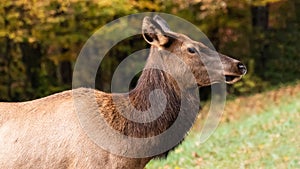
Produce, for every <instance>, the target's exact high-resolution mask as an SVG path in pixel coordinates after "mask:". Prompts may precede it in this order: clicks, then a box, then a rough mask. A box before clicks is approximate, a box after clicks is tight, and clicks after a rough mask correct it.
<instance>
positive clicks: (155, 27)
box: [142, 16, 172, 47]
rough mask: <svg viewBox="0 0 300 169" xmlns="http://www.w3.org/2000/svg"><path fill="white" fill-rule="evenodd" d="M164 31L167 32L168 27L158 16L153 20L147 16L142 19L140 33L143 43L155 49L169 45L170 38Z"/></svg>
mask: <svg viewBox="0 0 300 169" xmlns="http://www.w3.org/2000/svg"><path fill="white" fill-rule="evenodd" d="M166 31H169V26H168V25H167V23H166V21H165V20H163V19H162V18H160V17H159V16H155V17H154V18H153V19H152V18H150V17H147V16H146V17H145V18H144V20H143V27H142V32H143V37H144V39H145V41H146V42H148V43H149V44H151V45H154V46H157V47H165V46H166V45H167V44H170V42H171V40H172V38H171V37H170V36H168V34H167V33H166Z"/></svg>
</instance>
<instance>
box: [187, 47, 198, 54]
mask: <svg viewBox="0 0 300 169" xmlns="http://www.w3.org/2000/svg"><path fill="white" fill-rule="evenodd" d="M187 50H188V52H189V53H192V54H194V53H196V49H195V48H187Z"/></svg>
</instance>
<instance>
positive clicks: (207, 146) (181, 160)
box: [146, 94, 300, 169]
mask: <svg viewBox="0 0 300 169" xmlns="http://www.w3.org/2000/svg"><path fill="white" fill-rule="evenodd" d="M254 111H255V110H254ZM146 168H147V169H159V168H161V169H168V168H172V169H181V168H183V169H192V168H205V169H206V168H212V169H215V168H222V169H223V168H229V169H235V168H241V169H242V168H253V169H256V168H299V169H300V95H299V94H298V95H297V96H294V97H293V98H292V99H290V98H289V99H286V101H285V102H284V103H281V104H279V105H277V106H276V105H270V106H269V107H268V108H267V109H266V111H264V112H263V113H261V114H253V115H250V116H248V117H245V118H241V119H239V120H236V121H233V122H230V123H224V124H221V125H220V126H219V127H218V128H217V130H216V131H215V132H214V133H213V135H212V136H211V137H210V138H209V140H207V141H206V142H205V143H203V144H200V142H199V133H195V132H192V133H191V134H190V135H189V136H188V137H187V138H186V140H185V141H184V142H183V143H182V145H180V146H179V147H178V148H177V149H176V150H175V151H173V152H172V153H171V154H170V155H169V156H168V158H167V159H164V160H152V161H151V162H150V163H149V164H148V165H147V166H146Z"/></svg>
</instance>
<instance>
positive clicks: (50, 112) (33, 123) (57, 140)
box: [0, 18, 243, 169]
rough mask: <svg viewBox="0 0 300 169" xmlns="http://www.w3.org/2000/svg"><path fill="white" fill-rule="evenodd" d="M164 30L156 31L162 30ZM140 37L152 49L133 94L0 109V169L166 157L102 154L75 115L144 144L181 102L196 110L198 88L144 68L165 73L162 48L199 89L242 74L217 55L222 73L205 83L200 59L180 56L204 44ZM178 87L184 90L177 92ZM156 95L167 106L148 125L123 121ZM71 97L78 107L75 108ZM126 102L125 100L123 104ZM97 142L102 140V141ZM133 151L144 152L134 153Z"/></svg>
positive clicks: (110, 164)
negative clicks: (96, 119)
mask: <svg viewBox="0 0 300 169" xmlns="http://www.w3.org/2000/svg"><path fill="white" fill-rule="evenodd" d="M156 19H157V18H156ZM158 19H160V18H158ZM151 22H152V23H153V22H154V23H155V19H154V20H153V19H149V18H145V20H144V23H145V24H146V26H145V27H146V28H148V27H147V24H151ZM160 24H161V22H157V23H156V24H154V27H155V26H156V27H155V28H156V29H158V31H163V30H160V29H161V28H160V26H159V25H160ZM151 26H153V25H151ZM164 26H165V25H161V27H164ZM151 28H152V27H151ZM164 28H165V27H164ZM156 31H157V30H155V32H156ZM160 33H161V32H160ZM144 34H145V35H144V37H145V40H146V41H148V42H149V43H150V44H151V45H152V47H151V52H150V54H149V58H148V61H147V64H146V68H147V67H148V69H144V71H143V73H142V75H141V77H140V79H139V81H138V84H137V86H136V88H135V89H133V90H132V91H130V92H129V93H124V94H109V93H104V92H101V91H98V90H94V89H87V88H78V89H74V90H69V91H65V92H61V93H57V94H54V95H51V96H48V97H45V98H41V99H37V100H33V101H27V102H21V103H0V168H15V169H17V168H39V169H40V168H62V169H64V168H69V169H71V168H82V169H95V168H99V169H111V168H120V169H121V168H122V169H123V168H128V169H133V168H144V166H145V165H146V164H147V163H148V162H149V161H150V160H151V159H152V158H154V157H156V156H163V155H165V154H166V153H167V152H168V151H166V152H163V153H162V154H157V155H156V156H152V157H145V158H128V157H124V156H119V155H115V154H112V153H110V152H109V151H106V150H103V149H102V148H101V146H98V145H97V144H96V143H95V142H93V140H91V139H90V138H89V136H88V135H87V134H86V133H85V131H84V130H83V128H82V126H81V124H80V121H79V119H78V115H77V111H78V110H77V108H76V106H78V104H80V105H79V107H80V110H81V111H84V113H86V114H89V113H92V112H99V114H100V115H101V117H103V118H104V119H105V122H106V123H107V124H108V125H109V126H111V127H112V128H113V129H115V130H116V131H118V132H120V133H121V134H123V135H126V136H130V137H136V138H148V137H152V136H156V135H158V134H161V133H162V132H164V131H166V130H167V129H168V128H169V127H171V126H172V124H173V123H174V121H175V120H176V118H178V116H179V111H180V104H181V103H182V102H185V103H187V104H188V108H195V106H198V105H197V104H195V103H196V100H195V99H196V97H195V96H194V95H193V93H194V92H196V91H197V90H196V89H197V86H196V87H195V86H191V85H190V84H188V83H189V82H188V81H186V80H183V81H184V82H183V84H178V82H177V81H176V80H177V79H174V77H173V76H171V75H170V74H168V73H166V72H164V71H162V70H158V69H155V68H149V67H151V66H153V65H156V64H158V63H157V62H156V59H155V58H160V57H161V58H163V59H162V62H166V63H161V65H163V66H166V67H167V65H172V63H170V61H168V57H170V56H166V55H167V54H166V53H164V51H163V50H161V48H164V49H166V50H168V51H169V52H172V53H177V55H180V56H181V57H182V59H183V60H184V62H185V63H186V64H187V65H189V66H190V67H191V69H192V72H193V74H194V76H195V78H196V80H197V83H198V85H199V86H206V85H209V84H211V83H215V82H220V81H222V79H221V77H223V76H224V75H226V73H227V74H229V75H230V76H236V77H237V78H240V77H241V75H242V74H243V73H240V72H239V71H238V70H237V68H236V64H237V63H238V61H236V60H234V59H231V58H229V57H226V56H224V55H220V57H221V60H222V62H223V61H224V63H223V64H226V66H225V73H224V72H223V71H216V72H217V73H216V75H215V76H213V77H211V78H212V81H209V79H208V78H209V77H208V75H207V74H206V73H204V72H206V68H205V69H204V68H203V67H204V66H203V64H205V63H202V62H204V61H205V59H204V61H203V59H202V60H200V59H199V58H198V57H199V56H198V57H195V56H193V55H194V54H193V55H192V54H187V53H186V52H185V53H182V51H183V50H185V49H186V46H185V43H186V42H188V43H189V44H196V46H197V47H199V46H200V47H204V46H203V44H201V43H199V42H197V43H196V42H195V41H192V40H190V39H189V38H187V37H186V36H184V35H181V34H176V33H174V32H173V33H172V32H169V35H170V36H165V35H159V34H156V35H155V34H147V33H145V32H144ZM156 36H158V37H156ZM171 36H175V37H176V38H174V37H171ZM151 38H152V39H151ZM176 39H179V40H176ZM156 42H157V43H156ZM204 55H205V54H204ZM207 62H209V63H210V65H212V64H211V63H214V61H213V60H208V61H207ZM174 64H176V63H174ZM173 66H174V67H175V69H179V68H181V67H180V66H179V65H173ZM185 71H186V70H181V69H180V70H178V71H177V72H178V73H177V74H176V75H178V77H179V78H181V79H183V78H182V77H183V76H184V75H185V74H186V72H185ZM178 77H176V78H178ZM179 83H180V82H179ZM180 86H183V87H184V88H183V89H180ZM155 89H161V90H162V91H163V92H164V94H165V96H166V100H167V103H166V107H165V110H164V112H163V113H162V114H161V116H159V117H158V118H157V119H156V120H154V121H151V122H148V123H138V122H134V121H131V120H128V119H126V118H125V117H124V116H122V113H123V112H127V113H128V112H129V114H130V112H132V111H133V110H132V107H130V106H129V105H132V106H133V107H134V108H135V109H137V110H140V111H145V110H148V109H149V107H151V104H150V100H149V94H150V93H151V91H153V90H155ZM74 92H75V93H76V99H77V102H74ZM90 93H93V94H94V95H95V98H96V103H97V105H98V107H93V106H90V104H89V102H88V99H87V98H90V97H92V96H91V95H90ZM127 96H128V97H129V100H128V99H126V98H127ZM75 104H76V105H75ZM156 104H160V103H156ZM183 112H184V117H183V118H184V119H185V120H186V121H185V124H183V125H185V126H184V127H185V130H184V132H182V133H177V134H179V135H180V137H182V138H183V137H184V135H185V134H186V132H187V131H188V129H189V128H190V127H191V126H192V124H193V122H194V118H195V117H196V113H197V112H189V109H187V110H183ZM152 113H153V112H152ZM149 115H151V112H150V114H149ZM100 137H105V135H101V136H100ZM162 143H163V141H162ZM150 148H151V147H150ZM136 151H137V152H138V151H146V150H143V149H142V148H138V147H137V150H136Z"/></svg>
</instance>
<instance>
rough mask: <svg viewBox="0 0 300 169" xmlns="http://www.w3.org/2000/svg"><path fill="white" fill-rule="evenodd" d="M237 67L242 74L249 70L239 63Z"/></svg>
mask: <svg viewBox="0 0 300 169" xmlns="http://www.w3.org/2000/svg"><path fill="white" fill-rule="evenodd" d="M237 67H238V69H239V71H240V72H241V73H242V74H246V72H247V68H246V66H245V65H244V64H242V63H238V64H237Z"/></svg>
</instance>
